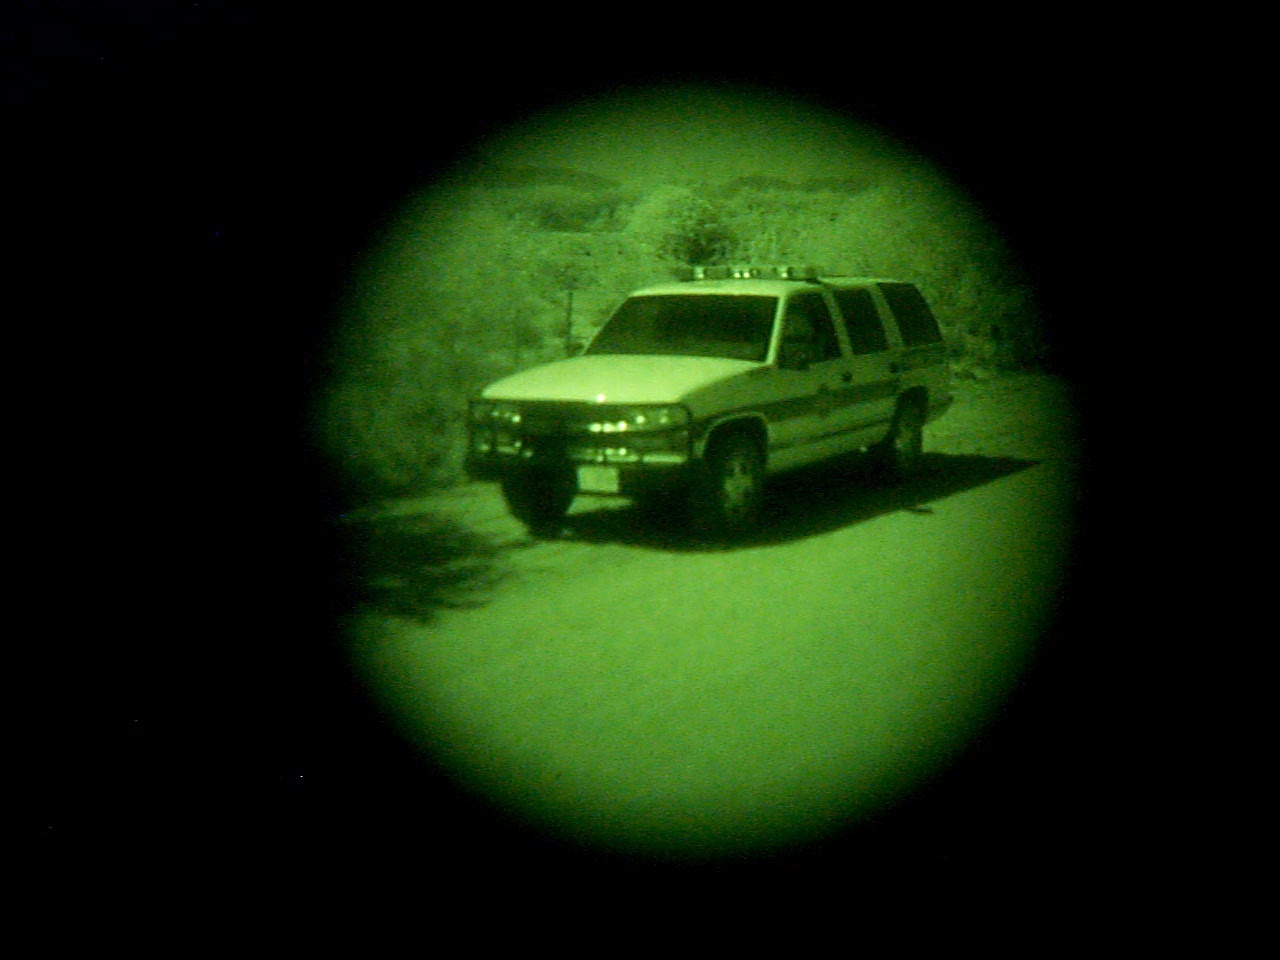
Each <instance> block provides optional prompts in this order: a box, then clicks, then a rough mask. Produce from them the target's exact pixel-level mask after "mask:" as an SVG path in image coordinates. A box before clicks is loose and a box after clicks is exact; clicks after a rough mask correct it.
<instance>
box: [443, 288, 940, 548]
mask: <svg viewBox="0 0 1280 960" xmlns="http://www.w3.org/2000/svg"><path fill="white" fill-rule="evenodd" d="M951 400H952V398H951V379H950V370H949V367H948V363H947V347H946V344H945V343H944V342H943V339H942V334H941V331H940V330H939V329H938V324H937V321H936V320H935V319H934V316H933V313H932V312H931V311H930V309H929V307H928V305H927V304H926V303H925V300H924V298H923V297H922V296H921V295H920V292H919V291H918V290H917V289H916V288H915V287H914V286H912V285H911V284H908V283H903V282H900V281H896V280H886V279H874V278H863V277H837V276H830V277H825V276H824V277H819V276H818V275H817V273H816V271H814V270H813V269H812V268H807V267H785V266H784V267H704V268H694V270H693V271H692V272H691V277H690V279H689V280H686V281H683V282H675V283H665V284H661V285H657V286H651V287H646V288H644V289H642V290H637V291H636V292H635V293H633V294H632V295H631V296H630V297H628V298H627V299H626V301H624V302H623V304H622V305H621V306H620V307H619V308H618V310H617V311H616V312H615V313H614V314H613V316H612V317H611V318H610V319H609V321H608V322H607V323H606V324H605V325H604V326H603V327H601V329H600V330H599V332H598V333H597V334H596V336H595V337H594V338H593V339H592V340H591V342H590V343H589V344H588V345H587V347H586V349H585V350H584V351H583V354H582V356H578V357H573V358H571V359H567V360H561V361H558V362H556V363H550V364H546V365H543V366H540V367H535V368H533V369H530V370H525V371H523V372H521V373H517V374H513V375H512V376H509V377H506V378H504V379H502V380H499V381H497V382H495V383H492V384H490V385H489V386H487V387H485V389H484V390H483V391H482V393H481V395H480V397H479V398H477V399H476V400H474V401H472V404H471V410H470V421H469V422H470V435H469V438H468V443H469V446H468V451H467V473H468V475H469V476H470V477H472V478H473V479H485V480H498V481H500V482H501V484H502V490H503V493H504V495H505V497H506V501H507V504H508V506H509V507H510V509H511V511H512V513H513V514H514V515H515V516H516V517H518V518H519V519H520V520H521V521H523V522H524V523H525V524H526V526H528V528H529V529H530V531H531V532H533V533H535V534H539V535H541V534H547V533H553V532H555V531H557V530H558V529H559V527H560V523H561V521H562V519H563V517H564V515H565V513H566V512H567V511H568V509H569V506H570V504H571V502H572V500H573V498H574V497H575V496H576V495H578V494H605V495H622V496H629V497H634V498H637V499H642V500H643V499H654V500H656V499H657V498H660V497H663V496H664V495H669V494H670V493H672V492H677V493H680V494H681V495H682V499H684V500H685V502H686V503H687V504H688V506H689V507H690V508H691V515H690V516H691V519H692V520H694V521H695V522H696V523H698V524H699V525H701V526H703V527H704V528H706V529H708V530H710V531H713V532H715V533H717V534H721V535H724V534H733V533H736V532H740V531H742V530H745V529H746V528H749V527H750V526H752V525H753V524H754V523H755V521H756V519H757V515H758V512H759V507H760V502H761V491H762V486H763V483H764V478H765V477H766V476H768V475H770V474H775V473H779V472H782V471H785V470H790V469H794V468H796V467H801V466H806V465H809V464H813V463H817V462H819V461H822V460H826V459H829V458H832V457H836V456H840V455H843V454H847V453H852V452H855V451H868V450H869V451H871V452H872V453H874V454H875V455H876V456H877V457H878V458H879V460H880V461H881V463H882V464H883V465H884V467H885V468H886V469H887V471H888V472H889V473H890V474H891V475H892V476H894V477H897V478H903V477H905V476H907V475H908V474H909V473H910V472H911V470H912V469H913V467H914V466H915V465H916V463H917V461H918V460H919V457H920V452H921V435H922V430H923V428H924V425H925V424H926V423H928V422H930V421H932V420H934V419H936V418H937V417H939V416H941V415H942V413H943V412H944V411H945V410H946V409H947V407H948V406H949V405H950V404H951Z"/></svg>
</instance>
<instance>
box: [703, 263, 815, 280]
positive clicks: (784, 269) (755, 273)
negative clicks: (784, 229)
mask: <svg viewBox="0 0 1280 960" xmlns="http://www.w3.org/2000/svg"><path fill="white" fill-rule="evenodd" d="M686 278H687V279H692V280H817V279H818V269H817V267H814V266H807V265H806V266H796V265H792V264H780V265H777V266H756V265H742V266H732V267H730V266H723V265H716V266H707V267H693V268H692V276H687V277H686Z"/></svg>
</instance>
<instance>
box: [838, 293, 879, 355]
mask: <svg viewBox="0 0 1280 960" xmlns="http://www.w3.org/2000/svg"><path fill="white" fill-rule="evenodd" d="M835 295H836V303H837V304H839V306H840V312H841V313H842V314H844V326H845V330H847V331H848V333H849V346H850V347H852V348H853V352H854V354H855V355H856V354H860V353H878V352H879V351H881V350H888V349H889V341H888V339H887V338H886V337H885V335H884V327H883V326H881V324H880V314H879V313H878V312H877V311H876V304H875V301H874V300H873V299H872V297H871V291H870V290H836V291H835Z"/></svg>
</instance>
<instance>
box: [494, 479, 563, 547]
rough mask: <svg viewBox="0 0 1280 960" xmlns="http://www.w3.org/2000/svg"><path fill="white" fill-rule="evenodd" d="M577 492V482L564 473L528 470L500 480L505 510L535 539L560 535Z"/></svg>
mask: <svg viewBox="0 0 1280 960" xmlns="http://www.w3.org/2000/svg"><path fill="white" fill-rule="evenodd" d="M577 492H578V489H577V481H576V480H575V478H574V476H573V474H572V473H571V472H569V471H566V470H551V469H531V470H527V471H524V472H522V473H520V474H517V475H515V476H511V477H508V478H506V479H505V480H503V481H502V496H503V498H504V499H505V500H506V501H507V509H508V510H510V511H511V514H512V516H514V517H515V518H516V519H517V520H519V521H520V522H521V523H523V524H524V525H525V527H526V528H528V530H529V532H530V533H532V534H533V535H534V536H537V537H547V536H554V535H555V534H556V533H558V532H559V530H560V525H561V523H562V522H563V521H564V516H565V514H566V513H568V512H569V505H570V504H571V503H573V498H574V496H575V494H577Z"/></svg>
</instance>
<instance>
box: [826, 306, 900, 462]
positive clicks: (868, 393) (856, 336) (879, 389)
mask: <svg viewBox="0 0 1280 960" xmlns="http://www.w3.org/2000/svg"><path fill="white" fill-rule="evenodd" d="M832 292H833V294H834V295H835V300H836V306H837V307H839V310H840V317H841V319H842V320H843V321H844V329H845V333H846V334H847V335H848V338H849V349H850V351H851V353H852V355H853V356H852V360H851V365H850V368H851V371H852V374H853V377H852V380H851V382H850V383H849V384H847V385H846V387H845V390H844V391H843V399H844V401H845V403H846V404H847V409H848V418H847V422H848V426H849V431H850V440H851V446H852V447H864V446H870V445H872V444H874V443H878V442H879V441H880V440H882V439H883V438H884V436H885V435H886V434H887V433H888V432H889V426H890V424H891V422H892V420H893V409H894V405H895V403H896V402H897V396H898V385H899V378H898V376H897V374H896V373H895V371H894V362H893V361H894V356H893V351H892V344H890V342H889V339H888V336H887V335H886V332H885V325H884V322H883V320H882V318H881V314H880V310H881V307H880V306H879V305H878V304H877V302H876V297H875V296H874V295H873V294H872V292H871V290H870V289H868V288H867V287H850V288H845V289H841V288H835V289H833V291H832Z"/></svg>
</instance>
